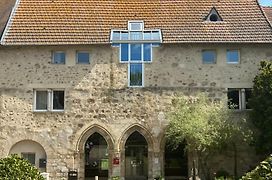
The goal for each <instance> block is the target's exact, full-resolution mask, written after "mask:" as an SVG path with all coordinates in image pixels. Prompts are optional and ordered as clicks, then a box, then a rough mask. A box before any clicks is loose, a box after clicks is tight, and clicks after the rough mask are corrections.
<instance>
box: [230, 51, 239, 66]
mask: <svg viewBox="0 0 272 180" xmlns="http://www.w3.org/2000/svg"><path fill="white" fill-rule="evenodd" d="M227 62H228V63H239V51H238V50H228V51H227Z"/></svg>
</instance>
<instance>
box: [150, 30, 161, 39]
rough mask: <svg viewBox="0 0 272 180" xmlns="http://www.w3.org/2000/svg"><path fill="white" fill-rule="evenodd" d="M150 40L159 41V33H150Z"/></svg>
mask: <svg viewBox="0 0 272 180" xmlns="http://www.w3.org/2000/svg"><path fill="white" fill-rule="evenodd" d="M152 39H154V40H160V32H159V31H153V32H152Z"/></svg>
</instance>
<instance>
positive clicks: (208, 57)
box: [202, 50, 216, 64]
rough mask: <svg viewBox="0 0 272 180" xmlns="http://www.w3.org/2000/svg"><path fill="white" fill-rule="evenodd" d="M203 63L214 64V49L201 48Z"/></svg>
mask: <svg viewBox="0 0 272 180" xmlns="http://www.w3.org/2000/svg"><path fill="white" fill-rule="evenodd" d="M202 62H203V64H215V63H216V51H215V50H203V51H202Z"/></svg>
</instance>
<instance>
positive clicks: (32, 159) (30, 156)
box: [21, 152, 36, 166]
mask: <svg viewBox="0 0 272 180" xmlns="http://www.w3.org/2000/svg"><path fill="white" fill-rule="evenodd" d="M21 157H22V158H24V159H25V160H27V161H28V162H30V163H31V164H32V165H33V166H35V161H36V154H35V153H32V152H22V153H21Z"/></svg>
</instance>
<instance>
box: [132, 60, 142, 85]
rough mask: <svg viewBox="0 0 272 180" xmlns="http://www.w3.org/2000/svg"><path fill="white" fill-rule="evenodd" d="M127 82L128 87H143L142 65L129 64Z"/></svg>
mask: <svg viewBox="0 0 272 180" xmlns="http://www.w3.org/2000/svg"><path fill="white" fill-rule="evenodd" d="M129 68H130V74H129V81H130V84H129V85H130V86H142V85H143V82H142V81H143V77H142V72H143V65H142V64H130V67H129Z"/></svg>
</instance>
